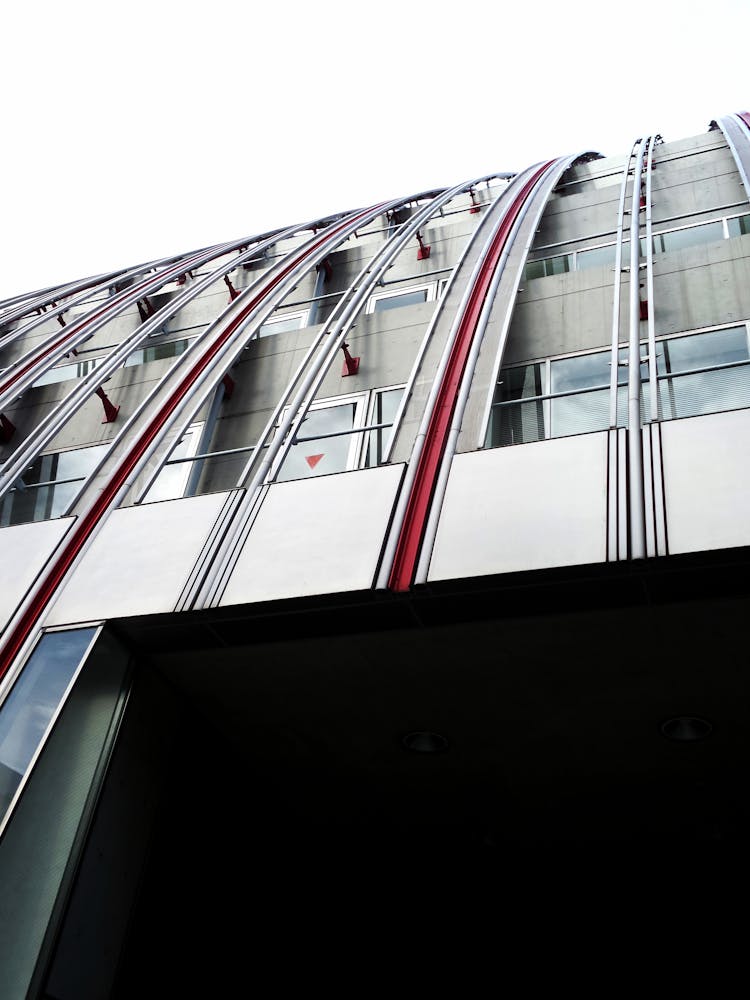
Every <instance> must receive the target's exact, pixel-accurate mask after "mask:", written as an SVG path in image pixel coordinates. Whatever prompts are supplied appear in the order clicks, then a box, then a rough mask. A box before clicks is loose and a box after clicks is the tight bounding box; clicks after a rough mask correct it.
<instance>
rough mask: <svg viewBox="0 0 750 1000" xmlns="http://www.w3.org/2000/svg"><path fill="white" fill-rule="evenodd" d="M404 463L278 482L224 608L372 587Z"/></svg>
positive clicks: (262, 510) (240, 562)
mask: <svg viewBox="0 0 750 1000" xmlns="http://www.w3.org/2000/svg"><path fill="white" fill-rule="evenodd" d="M402 471H403V467H402V466H396V465H388V466H381V467H380V468H377V469H363V470H361V471H359V472H344V473H340V474H338V475H333V476H321V477H320V478H318V479H302V480H295V481H293V482H289V483H275V484H274V485H273V486H271V488H270V489H269V491H268V495H267V496H266V498H265V500H264V501H263V504H262V506H261V508H260V511H259V513H258V516H257V519H256V521H255V523H254V524H253V528H252V531H251V532H250V535H249V537H248V540H247V542H246V544H245V547H244V549H243V551H242V554H241V555H240V558H239V560H238V562H237V565H236V567H235V570H234V573H233V574H232V576H231V577H230V579H229V583H228V585H227V589H226V591H225V592H224V596H223V598H222V600H221V604H222V606H224V605H228V604H245V603H248V602H251V601H269V600H277V599H279V598H288V597H303V596H309V595H312V594H329V593H341V592H343V591H351V590H365V589H367V588H369V587H371V586H372V582H373V579H374V576H375V570H376V567H377V562H378V558H379V556H380V550H381V547H382V545H383V539H384V537H385V532H386V528H387V526H388V522H389V519H390V516H391V510H392V508H393V504H394V501H395V499H396V493H397V490H398V485H399V482H400V480H401V474H402Z"/></svg>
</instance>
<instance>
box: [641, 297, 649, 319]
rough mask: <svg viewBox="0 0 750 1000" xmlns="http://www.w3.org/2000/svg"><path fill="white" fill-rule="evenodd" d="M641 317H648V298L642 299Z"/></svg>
mask: <svg viewBox="0 0 750 1000" xmlns="http://www.w3.org/2000/svg"><path fill="white" fill-rule="evenodd" d="M641 319H648V300H647V299H646V300H645V301H644V300H643V299H641Z"/></svg>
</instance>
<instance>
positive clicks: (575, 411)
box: [485, 325, 750, 448]
mask: <svg viewBox="0 0 750 1000" xmlns="http://www.w3.org/2000/svg"><path fill="white" fill-rule="evenodd" d="M749 343H750V342H749V339H748V330H747V326H746V325H742V326H736V327H727V328H724V329H720V330H713V331H706V332H701V333H692V334H687V335H680V336H672V337H665V338H662V339H661V340H659V341H657V344H656V374H657V380H658V397H659V419H660V420H672V419H674V418H677V417H691V416H697V415H699V414H702V413H718V412H721V411H724V410H733V409H740V408H743V407H750V363H749V362H750V350H749V349H748V345H749ZM647 350H648V348H647V345H645V344H644V345H642V354H645V353H646V352H647ZM627 356H628V350H627V348H620V352H619V364H620V367H619V369H618V379H617V384H618V400H617V424H618V426H619V427H624V426H625V425H626V423H627V382H628V369H627V365H626V362H627ZM609 366H610V352H609V351H608V350H604V351H592V352H590V353H588V354H579V355H574V356H571V357H567V358H547V359H545V360H541V361H535V362H533V363H531V364H525V365H516V366H513V367H509V368H504V369H502V371H501V372H500V378H499V380H498V384H497V387H496V389H495V398H494V400H493V404H492V413H491V418H490V424H489V428H488V432H487V437H486V443H485V447H487V448H501V447H505V446H506V445H513V444H527V443H529V442H531V441H541V440H544V439H545V438H554V437H563V436H568V435H572V434H586V433H589V432H591V431H598V430H606V429H607V427H609V393H610V388H609V386H610V367H609ZM640 377H641V413H642V416H643V419H644V421H645V420H646V419H647V418H646V416H645V414H646V413H647V412H648V400H649V392H650V386H649V382H648V377H649V375H648V365H647V364H642V365H641V371H640Z"/></svg>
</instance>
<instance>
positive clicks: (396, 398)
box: [365, 389, 404, 468]
mask: <svg viewBox="0 0 750 1000" xmlns="http://www.w3.org/2000/svg"><path fill="white" fill-rule="evenodd" d="M403 394H404V390H403V389H383V390H382V391H380V392H376V393H375V404H374V406H373V410H372V418H371V421H370V422H371V423H373V424H388V423H390V424H391V425H392V424H393V421H394V420H395V418H396V411H397V410H398V405H399V403H400V402H401V397H402V396H403ZM392 435H393V427H392V426H391V427H383V428H382V429H380V430H377V431H370V433H369V435H368V442H367V455H366V458H365V466H367V468H369V467H370V466H373V465H380V463H381V462H382V460H383V453H384V451H385V449H386V448H387V447H388V443H389V442H390V440H391V437H392Z"/></svg>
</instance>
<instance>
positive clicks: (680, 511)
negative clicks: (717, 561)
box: [661, 410, 750, 554]
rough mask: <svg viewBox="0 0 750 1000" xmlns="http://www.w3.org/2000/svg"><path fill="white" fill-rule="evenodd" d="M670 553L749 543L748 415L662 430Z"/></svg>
mask: <svg viewBox="0 0 750 1000" xmlns="http://www.w3.org/2000/svg"><path fill="white" fill-rule="evenodd" d="M661 443H662V461H663V465H664V492H665V495H666V506H667V534H668V538H669V551H670V553H672V554H674V553H677V552H700V551H703V550H704V549H723V548H730V547H732V546H735V545H748V544H750V518H749V517H748V503H749V502H750V462H748V454H750V411H749V410H733V411H732V412H730V413H712V414H710V415H708V416H703V417H690V418H687V419H685V420H665V421H664V422H663V423H662V425H661Z"/></svg>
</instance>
